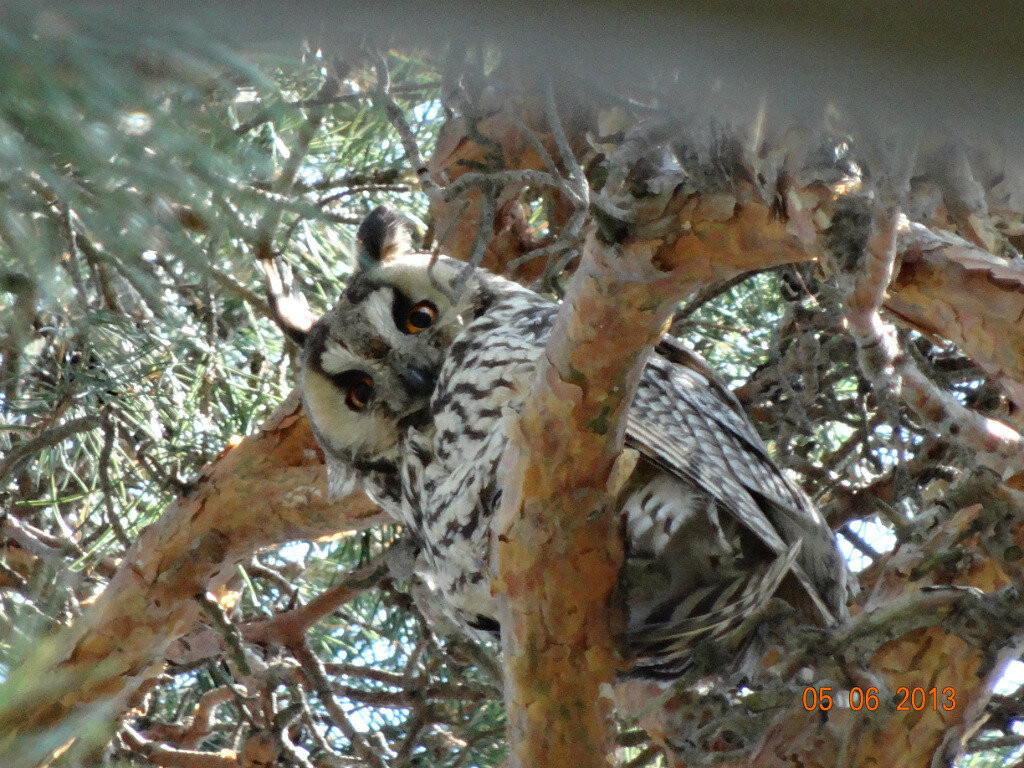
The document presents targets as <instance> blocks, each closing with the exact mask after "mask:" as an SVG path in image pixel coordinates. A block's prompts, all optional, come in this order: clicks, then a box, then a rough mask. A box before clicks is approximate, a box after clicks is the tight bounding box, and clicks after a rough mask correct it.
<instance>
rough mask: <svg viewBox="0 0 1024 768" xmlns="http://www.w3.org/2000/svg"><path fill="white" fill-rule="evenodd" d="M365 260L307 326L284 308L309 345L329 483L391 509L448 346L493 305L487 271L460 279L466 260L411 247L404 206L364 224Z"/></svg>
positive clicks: (310, 405)
mask: <svg viewBox="0 0 1024 768" xmlns="http://www.w3.org/2000/svg"><path fill="white" fill-rule="evenodd" d="M357 238H358V241H359V252H358V262H357V268H356V271H355V273H354V274H353V275H352V277H351V279H350V281H349V283H348V285H347V286H346V288H345V290H344V292H343V293H342V295H341V298H340V299H339V300H338V303H337V304H336V305H335V306H334V307H333V308H332V309H331V310H330V311H329V312H327V314H325V315H324V316H323V317H321V318H320V319H319V320H317V321H316V322H314V323H312V325H309V324H308V323H303V322H301V321H298V322H297V321H296V320H295V319H294V315H293V314H291V315H290V314H289V312H287V311H283V308H284V302H283V301H282V300H281V296H280V295H276V296H275V291H274V287H273V281H271V305H272V308H273V309H274V314H275V316H276V319H277V321H278V323H279V325H281V327H282V329H284V331H285V332H286V333H287V334H288V335H289V336H290V337H291V338H292V339H293V340H294V341H295V342H296V343H297V344H299V345H300V346H301V347H302V355H301V362H302V371H301V390H302V400H303V404H304V406H305V409H306V413H307V415H308V417H309V420H310V423H311V424H312V426H313V431H314V434H315V436H316V438H317V441H318V442H319V443H320V446H321V447H322V448H323V450H324V453H325V455H326V457H327V467H328V476H329V487H330V491H331V493H332V494H335V495H340V494H342V493H346V492H348V491H349V490H351V489H352V488H353V487H354V486H357V485H358V486H362V487H363V488H365V489H366V490H367V491H369V492H370V494H371V495H372V496H374V497H375V499H376V500H377V501H378V503H380V504H381V505H382V506H384V507H385V508H389V507H392V506H393V505H397V504H399V503H400V501H401V497H400V487H401V486H400V469H401V464H400V459H401V456H402V441H403V438H404V436H405V434H406V433H407V431H408V430H409V429H410V428H415V429H421V430H429V429H431V428H432V422H431V419H430V411H429V406H430V396H431V394H432V392H433V390H434V384H435V382H436V379H437V375H438V372H439V371H440V369H441V364H442V362H443V360H444V355H445V351H446V350H447V348H448V347H449V346H450V345H451V343H452V341H453V339H454V338H455V336H456V335H457V334H458V333H459V332H460V331H461V330H462V328H463V327H464V326H465V325H466V323H468V322H470V321H471V320H472V319H473V318H474V316H476V315H477V314H479V313H480V312H481V311H482V310H483V308H484V307H485V305H486V303H487V296H488V291H487V289H486V287H485V285H484V282H486V278H484V277H483V274H484V273H483V272H482V271H480V274H477V273H476V272H474V273H473V274H472V275H471V276H470V280H469V281H468V282H467V283H466V284H465V285H463V286H460V285H459V276H460V274H461V271H462V269H463V268H464V267H465V264H463V263H462V262H458V261H455V260H452V259H449V258H445V257H435V258H432V257H431V255H430V254H427V253H413V252H411V251H410V247H409V234H408V228H407V227H406V225H405V219H404V218H403V217H402V215H401V214H399V213H397V212H396V211H393V210H391V209H388V208H384V207H380V208H377V209H376V210H374V211H373V212H372V213H370V214H369V216H367V217H366V219H365V220H364V221H363V222H362V224H361V225H360V227H359V230H358V233H357Z"/></svg>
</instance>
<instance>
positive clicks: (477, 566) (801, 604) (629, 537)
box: [271, 208, 847, 679]
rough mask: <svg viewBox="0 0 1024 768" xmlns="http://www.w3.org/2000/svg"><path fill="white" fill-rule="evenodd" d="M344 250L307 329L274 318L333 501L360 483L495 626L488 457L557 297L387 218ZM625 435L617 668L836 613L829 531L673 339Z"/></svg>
mask: <svg viewBox="0 0 1024 768" xmlns="http://www.w3.org/2000/svg"><path fill="white" fill-rule="evenodd" d="M358 240H359V244H360V247H359V254H358V265H357V269H356V271H355V273H354V274H353V276H352V278H351V280H350V281H349V283H348V285H347V286H346V288H345V290H344V292H343V294H342V296H341V298H340V300H339V301H338V303H337V305H336V306H335V307H334V308H333V309H331V310H330V311H329V312H328V313H327V314H325V315H324V316H323V317H322V318H320V319H319V320H317V321H316V322H315V324H313V325H312V326H311V327H310V328H308V330H307V329H305V328H301V327H297V326H295V325H294V324H289V322H288V321H287V319H286V318H281V314H282V313H281V312H278V316H279V318H281V319H280V320H279V322H281V324H282V327H284V328H285V329H286V331H288V333H289V335H291V336H292V338H294V339H295V340H296V341H297V342H299V343H300V344H301V345H302V354H301V364H302V370H301V390H302V398H303V403H304V405H305V408H306V412H307V414H308V416H309V419H310V422H311V423H312V425H313V429H314V432H315V435H316V438H317V440H318V441H319V443H320V445H321V446H322V447H323V450H324V453H325V455H326V457H327V464H328V472H329V477H330V480H329V484H330V488H331V491H332V492H334V493H342V492H344V491H346V490H348V489H350V488H352V487H356V486H358V487H361V488H363V489H365V490H366V491H367V493H369V494H370V495H371V497H372V498H374V499H375V500H376V501H377V502H378V503H379V504H380V505H381V506H382V507H383V508H384V509H385V510H386V511H387V512H388V513H390V514H391V515H392V516H393V517H394V518H395V519H396V520H397V521H399V522H401V523H402V524H403V525H404V526H406V527H407V528H408V530H409V531H410V532H411V534H412V535H413V536H414V537H415V539H416V542H417V544H418V545H419V547H420V559H419V565H418V569H419V575H420V576H421V578H422V579H423V580H424V581H425V582H426V583H427V584H428V585H429V586H430V588H431V590H432V591H433V593H434V594H436V595H437V596H438V598H439V600H440V602H441V603H442V604H443V606H444V609H445V611H446V613H447V614H448V615H449V616H450V617H451V618H453V619H454V620H455V621H456V622H457V623H459V624H460V625H461V626H463V627H465V628H466V629H467V631H473V630H482V631H496V630H497V628H498V625H497V623H496V621H495V616H496V606H495V603H494V598H493V596H492V594H491V577H492V572H491V567H492V564H491V563H492V561H491V557H490V539H491V536H490V534H491V531H490V525H491V520H492V518H493V516H494V514H495V511H496V507H497V503H498V499H499V497H500V494H501V492H502V489H501V477H500V473H499V471H498V465H499V462H500V459H501V457H502V454H503V452H504V450H505V447H506V445H507V441H508V438H507V436H506V435H507V433H506V423H507V420H509V419H511V418H514V417H515V415H516V414H517V412H518V411H519V410H520V409H521V408H522V406H523V404H524V402H525V398H526V397H527V396H528V393H529V390H530V385H531V382H532V380H533V378H534V376H535V373H536V369H537V362H538V360H539V359H540V357H541V356H542V355H543V352H544V349H545V345H546V343H547V339H548V336H549V334H550V332H551V328H552V324H553V321H554V317H555V313H556V312H557V305H556V304H554V303H552V302H551V301H549V300H548V299H546V298H544V297H543V296H540V295H539V294H537V293H534V292H533V291H530V290H528V289H527V288H524V287H523V286H520V285H518V284H517V283H514V282H512V281H509V280H506V279H504V278H501V277H499V276H497V275H494V274H492V273H490V272H488V271H486V270H484V269H480V268H474V267H472V266H467V265H466V264H464V263H462V262H459V261H454V260H451V259H448V258H445V257H437V256H435V257H432V256H430V255H429V254H423V253H413V252H411V250H410V248H409V239H408V236H407V234H406V229H405V227H404V225H403V220H402V217H401V215H400V214H398V213H396V212H394V211H392V210H389V209H386V208H378V209H376V210H375V211H373V212H372V213H371V214H370V215H369V216H368V217H367V218H366V219H365V220H364V222H363V223H362V225H361V226H360V228H359V232H358ZM271 293H272V295H273V293H274V292H273V290H272V291H271ZM278 304H280V302H278ZM625 444H626V450H627V451H631V452H632V455H633V456H632V457H633V458H634V459H635V462H634V468H633V470H632V472H631V475H630V476H629V479H628V481H627V482H626V483H625V485H624V487H623V489H622V490H621V492H620V494H619V496H618V497H617V498H616V500H615V508H616V510H617V512H618V515H619V519H620V521H621V529H622V532H623V536H624V544H625V560H624V563H623V566H622V569H621V571H620V574H619V578H618V587H617V591H618V594H617V599H618V600H619V601H620V605H621V606H622V613H623V628H622V631H621V634H620V637H619V643H620V650H621V654H622V656H623V658H624V659H625V660H626V666H627V669H626V670H625V671H624V673H623V674H624V675H632V676H637V677H641V678H647V679H671V678H673V677H676V676H678V675H679V674H681V672H682V671H684V670H685V669H686V668H687V665H688V664H689V662H690V659H691V652H692V650H693V648H694V647H695V646H696V644H698V643H700V642H701V641H702V640H705V639H708V638H712V639H727V640H728V641H729V642H733V643H737V644H739V643H742V641H743V638H744V637H745V636H747V635H749V634H750V633H751V632H752V631H753V630H752V627H753V626H756V619H757V617H758V616H759V615H761V612H762V611H763V610H764V609H765V607H766V606H767V605H768V604H769V603H770V602H772V601H773V600H774V599H776V598H777V599H778V600H779V601H781V602H782V603H786V604H788V605H790V606H791V607H792V608H793V609H795V611H793V612H791V613H794V614H797V613H798V615H801V616H802V617H803V620H806V621H808V622H810V623H812V624H814V625H818V626H826V627H827V626H832V625H834V624H836V623H837V622H840V621H842V620H844V619H845V618H846V616H847V614H846V581H847V570H846V565H845V563H844V560H843V558H842V556H841V555H840V553H839V551H838V549H837V547H836V544H835V540H834V537H833V535H832V532H831V530H830V529H829V527H828V525H827V524H826V523H825V521H824V519H823V518H822V516H821V515H820V513H819V512H818V511H817V509H816V508H815V507H814V505H813V503H812V502H811V501H810V499H808V497H807V496H806V495H805V494H804V493H803V492H802V491H801V489H800V488H799V487H798V486H797V485H796V484H795V483H794V482H793V481H792V480H791V479H790V478H789V477H788V476H787V475H786V474H785V473H784V472H782V471H781V470H780V469H779V468H778V467H777V466H776V465H775V464H774V463H773V461H772V459H771V458H770V456H769V455H768V452H767V450H766V448H765V446H764V444H763V443H762V441H761V440H760V438H759V437H758V435H757V433H756V431H755V430H754V429H753V427H752V426H751V424H750V422H749V421H748V420H747V418H746V416H745V414H744V412H743V410H742V408H741V407H740V405H739V403H738V402H737V401H736V399H735V398H734V397H733V396H732V394H731V393H730V392H729V390H728V389H727V388H726V387H725V386H724V385H723V384H722V383H721V382H720V381H719V380H718V378H717V377H716V376H715V374H714V373H713V372H712V371H711V369H710V368H709V367H708V365H707V364H706V363H705V362H704V361H703V360H701V359H700V358H699V357H697V356H696V355H695V354H694V353H692V352H690V351H688V350H687V349H686V348H685V347H683V346H682V345H681V343H680V342H678V341H677V340H675V339H673V338H670V337H665V338H664V339H663V340H662V341H661V343H660V344H658V345H657V347H656V348H655V350H654V353H653V354H652V355H651V358H650V360H649V362H648V363H647V366H646V368H645V370H644V373H643V376H642V379H641V382H640V384H639V388H638V390H637V392H636V395H635V398H634V400H633V402H632V405H631V407H630V410H629V412H628V419H627V428H626V436H625Z"/></svg>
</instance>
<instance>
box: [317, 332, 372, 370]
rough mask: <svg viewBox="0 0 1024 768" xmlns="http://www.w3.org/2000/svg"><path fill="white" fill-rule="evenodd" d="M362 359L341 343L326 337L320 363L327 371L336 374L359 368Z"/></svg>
mask: <svg viewBox="0 0 1024 768" xmlns="http://www.w3.org/2000/svg"><path fill="white" fill-rule="evenodd" d="M362 364H363V361H362V360H361V359H360V358H358V357H356V356H355V355H353V354H352V353H351V352H349V351H348V350H347V349H345V348H344V347H343V346H341V344H339V343H338V342H336V341H334V339H328V340H327V341H326V343H324V350H323V353H322V354H321V356H320V365H321V367H322V368H323V369H324V371H326V372H327V373H331V374H336V373H344V372H345V371H351V370H352V369H361V368H362Z"/></svg>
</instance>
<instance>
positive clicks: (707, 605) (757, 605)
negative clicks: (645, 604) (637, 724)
mask: <svg viewBox="0 0 1024 768" xmlns="http://www.w3.org/2000/svg"><path fill="white" fill-rule="evenodd" d="M800 546H801V541H797V542H795V543H794V544H793V545H792V546H790V548H789V549H788V550H787V551H785V552H783V553H782V554H780V555H779V556H778V557H776V558H775V559H774V560H773V561H772V562H771V563H770V564H769V565H768V567H767V568H765V569H757V570H754V571H750V572H747V573H745V574H742V575H741V576H738V577H737V578H735V579H733V580H732V581H730V582H728V583H727V584H725V585H722V584H720V583H719V584H713V585H710V586H708V587H704V588H702V589H698V590H695V591H694V592H693V593H692V594H690V595H688V596H687V597H686V599H685V600H683V601H682V602H680V603H679V605H678V606H676V608H675V610H674V611H673V612H672V614H671V616H670V617H668V619H666V620H665V621H663V622H659V625H658V626H656V627H653V628H652V627H650V626H648V627H644V628H642V629H639V630H637V631H634V632H631V633H629V635H627V636H626V637H625V638H624V640H625V644H626V646H627V647H628V648H629V650H630V652H631V654H632V655H634V657H635V658H637V659H638V660H637V663H636V666H635V667H634V668H633V670H631V672H632V674H638V673H639V674H640V675H643V670H644V669H645V668H648V669H650V670H652V671H653V670H656V669H658V668H659V667H662V666H664V665H665V664H666V663H668V664H669V665H670V666H674V665H675V664H676V663H678V661H680V660H681V658H682V657H685V656H686V655H687V652H688V651H689V650H690V649H692V648H693V646H694V645H695V644H696V643H698V642H700V641H701V640H703V639H706V638H720V637H723V636H725V635H727V634H729V633H730V632H733V631H734V630H736V629H738V628H739V627H740V626H741V625H743V624H745V623H747V622H748V621H749V620H751V619H753V618H755V617H756V616H757V615H758V614H759V613H760V612H761V611H762V610H763V609H764V607H765V606H766V605H767V604H768V601H769V600H770V599H771V598H772V596H773V595H774V594H775V592H776V591H777V590H778V588H779V585H780V584H781V583H782V580H783V579H784V578H786V576H787V575H788V574H789V573H790V572H791V571H792V569H793V567H794V564H795V562H796V559H797V556H798V555H799V554H800ZM673 660H674V661H673ZM659 676H660V675H659Z"/></svg>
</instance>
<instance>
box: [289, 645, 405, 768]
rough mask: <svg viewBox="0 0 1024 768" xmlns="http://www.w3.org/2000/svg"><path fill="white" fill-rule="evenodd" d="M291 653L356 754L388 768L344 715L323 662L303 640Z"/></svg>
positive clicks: (377, 767) (373, 764) (382, 767)
mask: <svg viewBox="0 0 1024 768" xmlns="http://www.w3.org/2000/svg"><path fill="white" fill-rule="evenodd" d="M291 651H292V653H293V654H295V658H296V659H297V660H298V662H299V664H300V665H301V667H302V673H303V675H305V677H306V679H307V680H308V681H309V683H310V684H311V685H312V686H313V690H315V691H316V694H317V697H318V698H319V699H320V703H321V704H323V706H324V709H326V710H327V713H328V714H329V715H330V716H331V720H332V721H333V723H334V724H335V725H336V726H337V727H338V730H340V731H341V732H342V734H343V735H344V736H345V738H346V739H348V741H349V743H350V744H351V745H352V748H353V749H354V750H355V751H356V753H357V754H358V755H359V756H360V757H361V758H362V759H363V760H365V761H366V762H367V763H368V764H369V765H371V766H373V767H374V768H388V767H387V764H386V763H385V762H384V759H383V758H382V757H381V756H380V755H378V754H377V752H375V751H374V750H373V749H372V748H371V747H370V745H369V744H367V743H366V741H365V740H364V739H363V737H362V735H361V734H360V733H359V732H358V731H357V730H356V729H355V726H353V725H352V721H351V720H349V719H348V715H346V714H345V711H344V710H343V709H342V708H341V705H339V704H338V700H337V699H336V698H335V697H334V692H333V691H332V690H331V683H330V681H329V680H328V679H327V674H326V673H325V672H324V665H323V662H322V661H320V659H319V657H317V655H316V654H315V653H313V651H311V650H310V648H309V645H308V644H307V643H306V640H305V638H303V639H302V641H301V642H299V643H296V644H295V645H293V646H291Z"/></svg>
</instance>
